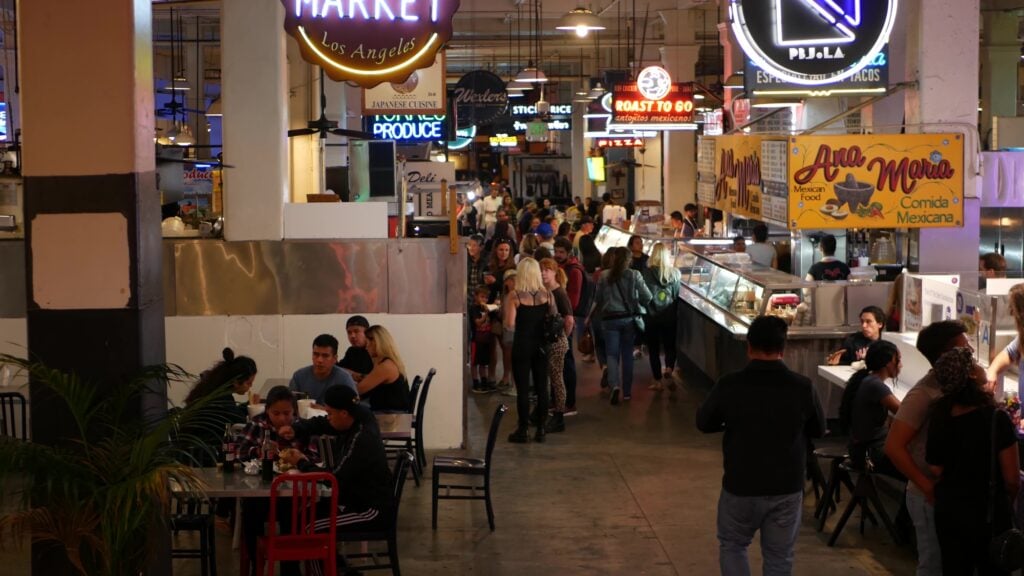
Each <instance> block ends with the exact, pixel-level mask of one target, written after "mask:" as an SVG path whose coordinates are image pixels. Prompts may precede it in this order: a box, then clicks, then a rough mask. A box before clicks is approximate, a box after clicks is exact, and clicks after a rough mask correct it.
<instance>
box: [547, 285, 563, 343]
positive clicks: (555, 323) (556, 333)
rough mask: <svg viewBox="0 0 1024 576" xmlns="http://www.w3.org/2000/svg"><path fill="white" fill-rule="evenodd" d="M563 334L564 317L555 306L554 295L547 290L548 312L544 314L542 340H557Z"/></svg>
mask: <svg viewBox="0 0 1024 576" xmlns="http://www.w3.org/2000/svg"><path fill="white" fill-rule="evenodd" d="M564 336H565V319H563V318H562V315H561V314H559V313H558V308H557V307H556V306H555V295H554V294H552V293H551V291H550V290H549V291H548V313H547V314H545V315H544V340H545V341H546V342H548V343H549V344H550V343H554V342H558V339H559V338H562V337H564Z"/></svg>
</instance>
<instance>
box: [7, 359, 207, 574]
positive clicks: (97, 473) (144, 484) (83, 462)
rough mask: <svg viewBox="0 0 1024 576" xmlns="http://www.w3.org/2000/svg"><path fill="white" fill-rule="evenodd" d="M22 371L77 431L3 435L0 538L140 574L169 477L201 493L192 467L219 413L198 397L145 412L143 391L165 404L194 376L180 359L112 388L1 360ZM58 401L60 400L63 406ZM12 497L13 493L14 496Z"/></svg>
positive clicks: (107, 570)
mask: <svg viewBox="0 0 1024 576" xmlns="http://www.w3.org/2000/svg"><path fill="white" fill-rule="evenodd" d="M2 364H10V365H13V366H15V367H17V368H18V369H21V370H23V371H25V372H26V373H27V374H28V376H29V378H30V379H31V381H32V382H33V385H34V387H33V394H35V395H38V396H39V397H42V396H44V395H45V396H48V397H50V399H52V403H48V405H50V406H54V407H55V409H66V414H67V416H68V420H69V421H70V423H69V427H70V430H71V431H72V432H71V434H68V435H66V437H65V438H63V439H61V440H60V441H58V442H55V443H52V444H40V443H35V442H20V441H13V440H8V441H2V439H0V499H4V500H7V501H3V502H0V504H2V506H0V510H2V511H3V512H2V513H0V544H5V543H10V542H24V538H25V537H26V536H29V535H30V536H31V539H32V541H33V543H41V544H46V543H49V544H53V545H54V547H55V549H57V550H61V551H63V553H64V554H66V556H67V560H68V563H69V564H70V565H71V566H72V567H73V568H74V570H76V571H77V572H78V573H80V574H82V575H87V576H94V575H96V576H136V575H138V574H140V573H141V572H143V571H144V570H145V567H146V565H147V562H148V561H149V560H150V559H151V558H152V553H153V551H154V549H155V548H156V546H154V543H153V542H151V541H150V540H151V538H152V534H154V533H155V532H154V528H155V527H158V526H159V523H161V522H165V521H166V519H167V517H168V513H167V512H168V510H169V505H170V500H171V496H172V491H171V488H170V487H171V486H172V485H176V486H178V487H180V488H179V490H180V491H181V492H184V493H187V494H199V493H200V492H201V488H202V487H201V486H200V485H199V482H198V481H197V479H196V476H195V474H194V473H193V471H192V468H191V466H190V462H191V461H192V460H191V457H192V456H194V455H195V454H196V450H197V449H199V450H204V449H205V450H208V448H205V447H203V446H202V445H201V443H200V440H199V436H200V434H194V433H183V432H181V431H182V430H192V431H200V430H208V429H210V428H211V427H215V426H216V422H215V418H214V415H212V414H210V413H209V410H205V411H204V407H205V402H204V401H199V402H196V403H193V404H191V405H189V406H187V407H184V408H181V409H175V410H174V411H173V412H172V414H171V415H170V416H169V415H168V412H167V410H166V406H165V405H162V406H157V407H154V409H153V410H152V413H150V414H147V413H144V412H145V411H142V412H143V413H141V414H140V409H139V406H142V405H145V402H143V401H142V399H143V398H145V397H146V395H150V394H151V395H153V396H152V397H153V398H156V399H157V400H158V401H157V402H153V403H152V404H162V402H161V399H164V398H166V395H165V393H164V392H163V391H164V390H166V386H167V384H168V383H169V382H172V381H184V380H188V379H190V376H189V375H188V374H187V373H186V372H184V371H183V370H181V369H180V368H178V367H175V366H166V365H164V366H154V367H149V368H146V369H144V370H143V371H142V372H141V373H140V374H138V375H137V376H136V377H134V378H132V379H131V381H129V382H127V383H125V384H119V385H117V386H109V387H106V388H105V389H104V391H103V393H102V394H101V393H99V392H98V389H99V387H97V386H96V385H95V384H94V383H90V382H86V381H83V380H82V379H80V378H79V377H77V376H76V375H75V374H68V373H65V372H61V371H59V370H54V369H51V368H48V367H46V366H44V365H42V364H40V363H38V362H30V361H27V360H23V359H19V358H15V357H12V356H7V355H0V365H2ZM61 405H62V406H61ZM11 500H13V501H11Z"/></svg>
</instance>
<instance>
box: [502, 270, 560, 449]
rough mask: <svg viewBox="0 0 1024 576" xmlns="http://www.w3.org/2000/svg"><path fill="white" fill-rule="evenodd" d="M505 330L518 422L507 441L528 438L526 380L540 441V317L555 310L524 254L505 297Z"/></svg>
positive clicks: (544, 371)
mask: <svg viewBox="0 0 1024 576" xmlns="http://www.w3.org/2000/svg"><path fill="white" fill-rule="evenodd" d="M504 306H505V310H504V324H505V330H515V336H514V337H513V340H512V371H513V375H514V377H515V381H516V410H517V412H518V414H517V416H518V419H519V425H518V427H517V428H516V431H515V432H513V433H512V434H510V435H509V437H508V441H509V442H516V443H525V442H528V441H529V424H530V383H531V379H532V383H533V387H534V391H535V392H536V393H537V416H538V417H537V422H536V424H537V431H536V434H535V436H534V440H535V441H537V442H543V441H544V434H545V429H544V425H545V421H546V419H547V416H548V357H547V347H546V346H545V344H546V342H545V341H544V317H545V316H546V315H547V314H548V313H549V312H551V311H552V310H554V309H555V300H554V297H553V296H552V295H551V292H550V291H549V290H548V289H547V288H545V287H544V282H543V280H542V279H541V275H540V266H539V265H538V264H537V261H536V260H534V259H533V258H530V257H525V258H523V259H522V260H520V261H519V266H518V267H517V269H516V289H515V290H514V291H513V292H512V293H510V294H509V295H508V298H507V299H506V300H505V304H504Z"/></svg>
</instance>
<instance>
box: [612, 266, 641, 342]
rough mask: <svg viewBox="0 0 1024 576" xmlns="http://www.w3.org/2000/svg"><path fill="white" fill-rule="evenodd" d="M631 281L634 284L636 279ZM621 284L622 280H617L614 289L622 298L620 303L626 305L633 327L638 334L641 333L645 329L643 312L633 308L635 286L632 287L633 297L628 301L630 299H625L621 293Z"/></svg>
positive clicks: (624, 295) (634, 303)
mask: <svg viewBox="0 0 1024 576" xmlns="http://www.w3.org/2000/svg"><path fill="white" fill-rule="evenodd" d="M633 281H634V282H636V279H635V278H634V279H633ZM621 282H622V278H619V281H618V282H616V283H615V288H616V289H617V290H618V291H619V296H621V297H622V301H623V302H624V303H625V304H626V306H628V307H629V313H630V314H632V315H633V325H634V326H636V329H637V330H638V331H639V332H643V331H644V328H645V325H644V317H643V310H637V309H636V307H635V305H636V289H635V288H636V286H635V285H634V290H633V293H634V297H633V299H632V300H630V299H628V298H626V294H625V292H623V291H622V284H621Z"/></svg>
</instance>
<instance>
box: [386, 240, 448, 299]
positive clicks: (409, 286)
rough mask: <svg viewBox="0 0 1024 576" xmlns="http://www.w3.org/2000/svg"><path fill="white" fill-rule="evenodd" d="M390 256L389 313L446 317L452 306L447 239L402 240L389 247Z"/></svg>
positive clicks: (392, 243) (390, 244)
mask: <svg viewBox="0 0 1024 576" xmlns="http://www.w3.org/2000/svg"><path fill="white" fill-rule="evenodd" d="M442 246H443V248H444V249H443V250H442ZM387 254H388V280H389V281H388V295H389V302H390V306H389V312H391V313H392V314H443V313H444V312H445V311H446V310H447V303H448V300H447V292H448V284H447V280H446V279H445V274H444V272H445V270H446V269H447V267H448V265H447V264H448V263H447V260H448V258H447V256H448V254H447V239H445V240H444V242H443V243H442V242H436V241H435V242H431V241H427V242H423V241H421V240H417V239H403V240H398V241H395V242H391V243H389V244H388V251H387Z"/></svg>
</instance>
